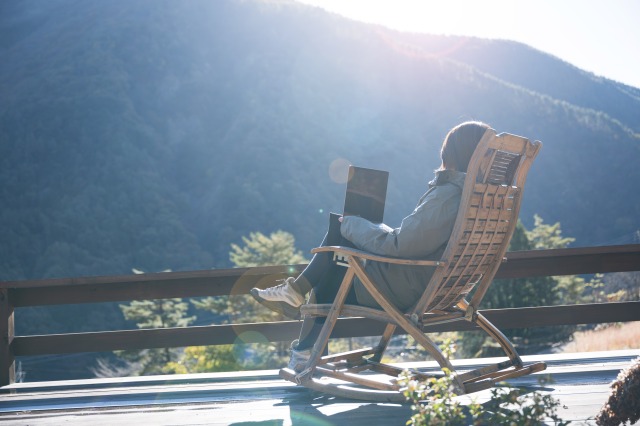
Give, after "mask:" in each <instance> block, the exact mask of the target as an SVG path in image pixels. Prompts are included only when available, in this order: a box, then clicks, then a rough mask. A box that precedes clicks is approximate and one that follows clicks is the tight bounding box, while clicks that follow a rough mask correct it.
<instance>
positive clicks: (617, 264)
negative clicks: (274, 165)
mask: <svg viewBox="0 0 640 426" xmlns="http://www.w3.org/2000/svg"><path fill="white" fill-rule="evenodd" d="M303 267H304V265H293V266H274V267H260V268H238V269H213V270H205V271H192V272H170V273H156V274H144V275H127V276H110V277H81V278H62V279H48V280H38V281H6V282H0V336H1V337H2V339H1V341H0V386H4V385H7V384H10V383H13V382H14V380H15V367H14V365H15V358H16V357H19V356H28V355H45V354H62V353H78V352H101V351H112V350H125V349H148V348H164V347H185V346H199V345H224V344H232V343H234V342H235V341H236V339H237V337H238V335H240V334H243V333H245V332H248V331H253V332H256V333H249V334H244V336H249V339H251V337H250V336H256V341H257V339H258V336H262V337H264V338H266V340H267V341H271V342H275V341H284V340H292V339H293V338H295V337H296V336H297V334H298V332H299V327H300V324H299V322H297V321H281V322H268V323H250V324H225V325H209V326H194V327H182V328H163V329H142V330H121V331H102V332H90V333H70V334H53V335H40V336H15V335H14V309H16V308H24V307H33V306H45V305H62V304H82V303H101V302H120V301H131V300H143V299H164V298H177V297H179V298H190V297H203V296H222V295H230V294H248V292H249V290H250V289H251V288H252V287H255V286H262V287H264V286H267V285H269V284H270V283H272V282H273V281H272V279H273V278H278V277H285V276H287V275H295V274H296V273H299V272H300V271H301V270H302V268H303ZM638 270H640V244H633V245H622V246H602V247H585V248H572V249H555V250H535V251H521V252H510V253H507V260H506V261H505V262H504V263H503V264H502V265H501V267H500V269H499V270H498V273H497V275H496V278H520V277H534V276H558V275H574V274H593V273H606V272H624V271H638ZM482 312H483V314H484V315H485V316H486V317H487V318H488V319H489V320H490V321H492V322H493V323H494V324H495V325H497V326H498V327H499V328H521V327H542V326H550V325H576V324H596V323H608V322H624V321H640V301H635V302H619V303H599V304H583V305H563V306H543V307H529V308H513V309H494V310H484V311H482ZM469 326H470V324H469V323H467V322H466V321H462V322H455V323H451V324H442V325H438V326H433V327H431V328H430V330H431V331H452V330H468V329H470V328H469ZM383 327H384V325H383V324H381V323H376V322H372V321H370V320H365V319H359V318H353V319H343V320H340V321H339V322H338V325H337V326H336V329H335V331H334V333H333V336H335V337H361V336H370V335H375V334H376V333H379V332H381V331H382V330H383ZM243 341H245V342H247V343H252V340H246V338H245V339H244V340H243ZM262 341H264V340H262Z"/></svg>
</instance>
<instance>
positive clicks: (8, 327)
mask: <svg viewBox="0 0 640 426" xmlns="http://www.w3.org/2000/svg"><path fill="white" fill-rule="evenodd" d="M13 337H14V323H13V305H12V304H11V302H10V300H9V289H6V288H2V289H0V386H6V385H9V384H11V383H14V382H15V379H16V370H15V360H14V357H13V352H12V350H11V342H12V341H13Z"/></svg>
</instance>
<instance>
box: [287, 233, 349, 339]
mask: <svg viewBox="0 0 640 426" xmlns="http://www.w3.org/2000/svg"><path fill="white" fill-rule="evenodd" d="M338 226H339V223H338ZM334 227H335V223H333V222H332V223H331V224H330V226H329V232H327V234H326V235H325V237H324V239H323V240H322V244H321V247H324V246H336V245H340V246H347V247H353V244H352V243H351V242H350V241H348V240H346V239H344V238H342V236H341V235H340V232H339V227H338V229H337V231H338V232H336V229H335V228H334ZM346 271H347V268H346V267H345V266H341V265H338V264H336V263H335V262H334V260H333V253H332V252H324V253H316V254H314V255H313V258H312V259H311V262H309V264H308V265H307V267H306V268H305V270H304V271H302V273H301V274H300V276H299V277H298V278H296V281H295V283H294V286H295V287H297V288H296V290H298V292H299V293H300V294H307V293H309V292H310V291H311V290H313V292H312V293H311V299H312V300H310V302H311V303H333V301H334V299H335V298H336V294H337V293H338V289H339V288H340V284H341V283H342V279H343V278H344V275H345V273H346ZM345 303H347V304H351V305H357V304H358V301H357V299H356V293H355V290H354V288H353V287H351V289H350V290H349V293H348V294H347V299H346V301H345ZM325 319H326V318H325V317H305V318H304V321H303V322H302V328H301V330H300V337H299V339H298V340H299V341H298V346H297V347H296V349H297V350H305V349H309V348H311V347H312V346H313V344H314V343H315V342H316V339H317V338H318V335H319V334H320V330H321V329H322V326H323V325H324V322H325Z"/></svg>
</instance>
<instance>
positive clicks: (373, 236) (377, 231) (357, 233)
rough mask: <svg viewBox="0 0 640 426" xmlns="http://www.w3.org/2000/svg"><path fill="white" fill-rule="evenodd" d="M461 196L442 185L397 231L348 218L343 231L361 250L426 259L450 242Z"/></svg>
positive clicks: (458, 192)
mask: <svg viewBox="0 0 640 426" xmlns="http://www.w3.org/2000/svg"><path fill="white" fill-rule="evenodd" d="M460 194H461V191H460V188H458V187H456V186H454V185H446V186H444V185H443V186H439V187H437V188H436V189H435V190H434V191H432V192H431V193H430V194H429V195H427V196H426V197H425V199H424V200H423V201H422V203H421V204H420V205H418V207H416V209H415V210H414V211H413V212H412V213H411V214H410V215H409V216H407V217H405V218H404V219H403V220H402V223H401V225H400V227H398V228H391V227H389V226H387V225H385V224H374V223H372V222H369V221H368V220H366V219H363V218H361V217H357V216H345V217H344V218H343V221H342V225H341V227H340V232H341V233H342V236H344V237H345V238H346V239H348V240H349V241H351V242H352V243H354V244H355V246H356V247H357V248H359V249H361V250H365V251H368V252H371V253H375V254H378V255H382V256H393V257H408V258H423V257H425V256H427V255H429V254H431V253H433V252H435V251H436V250H437V249H438V248H439V247H440V246H442V245H443V244H444V243H446V242H447V241H448V240H449V237H450V236H451V232H452V230H453V226H454V223H455V220H456V216H457V213H458V207H459V205H460Z"/></svg>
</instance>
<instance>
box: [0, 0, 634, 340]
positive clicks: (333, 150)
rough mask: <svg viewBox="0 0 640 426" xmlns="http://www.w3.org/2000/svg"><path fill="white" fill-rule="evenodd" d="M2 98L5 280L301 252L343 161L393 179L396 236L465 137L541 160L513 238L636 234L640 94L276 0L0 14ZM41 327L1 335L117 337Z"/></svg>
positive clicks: (113, 4)
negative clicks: (265, 244) (286, 245)
mask: <svg viewBox="0 0 640 426" xmlns="http://www.w3.org/2000/svg"><path fill="white" fill-rule="evenodd" d="M0 99H1V102H0V182H2V185H0V203H1V206H2V208H1V209H0V279H2V280H19V279H39V278H49V277H62V276H80V275H110V274H127V273H130V271H131V269H132V268H138V269H143V270H145V271H159V270H164V269H167V268H170V269H172V270H188V269H206V268H214V267H229V266H230V262H229V258H228V253H229V250H230V244H231V243H241V238H242V236H245V235H248V234H249V232H252V231H260V232H263V233H270V232H273V231H275V230H278V229H282V230H285V231H288V232H291V233H292V234H294V235H295V237H296V241H297V245H298V247H299V248H301V249H303V250H305V251H307V250H308V249H310V248H312V247H314V246H315V244H317V243H318V242H319V241H320V239H321V237H322V235H323V232H324V229H325V228H326V225H327V220H328V217H327V212H329V211H339V210H340V208H341V200H342V197H343V194H344V183H343V182H342V180H341V171H343V168H344V166H343V165H344V164H345V163H347V162H350V163H353V164H358V165H361V166H366V167H372V168H380V169H385V170H389V171H390V175H391V178H390V182H389V195H388V205H387V211H386V213H385V216H386V221H387V223H389V224H390V225H398V224H399V222H400V220H401V219H402V217H404V216H405V215H406V214H407V213H409V212H410V211H411V210H412V209H413V207H414V205H415V203H416V202H417V200H418V198H419V197H420V195H421V194H422V193H423V192H424V191H425V188H426V183H427V182H428V181H429V180H430V179H431V178H432V175H433V170H434V169H435V168H436V167H437V166H438V164H439V161H438V150H439V147H440V144H441V141H442V139H443V137H444V136H445V134H446V132H447V131H448V129H450V128H451V127H453V126H454V125H456V124H458V123H459V122H461V121H464V120H467V119H477V120H482V121H485V122H487V123H489V124H490V125H491V126H492V127H494V128H495V129H497V130H498V131H506V132H510V133H516V134H521V135H525V136H527V137H529V138H532V139H538V140H541V141H542V142H543V144H544V147H543V150H542V152H541V154H540V156H539V158H538V160H536V163H535V164H534V165H533V168H532V170H531V172H530V177H529V180H528V182H527V188H526V191H525V196H524V202H523V207H522V210H521V219H522V220H523V221H524V222H525V224H526V225H531V224H532V222H533V215H534V214H536V213H537V214H539V215H541V216H542V217H543V218H544V219H545V221H546V222H556V221H560V222H561V224H562V228H563V231H564V234H565V235H567V236H573V237H575V238H576V239H577V240H576V243H575V244H576V245H595V244H608V243H618V242H629V241H633V240H634V238H637V237H636V236H635V235H636V233H637V231H638V229H640V197H638V196H637V194H638V193H640V169H639V168H638V167H637V165H636V162H637V160H638V158H640V156H639V154H640V136H639V132H640V90H639V89H638V88H633V87H629V86H625V85H623V84H620V83H617V82H613V81H610V80H607V79H604V78H600V77H596V76H594V75H592V74H590V73H587V72H584V71H582V70H580V69H578V68H576V67H573V66H572V65H570V64H568V63H566V62H563V61H562V60H560V59H558V58H555V57H552V56H550V55H547V54H545V53H543V52H539V51H536V50H534V49H532V48H530V47H528V46H525V45H522V44H518V43H513V42H508V41H489V40H482V39H475V38H461V37H442V36H434V35H428V34H403V33H398V32H396V31H391V30H389V29H385V28H382V27H379V26H372V25H367V24H362V23H357V22H354V21H350V20H347V19H345V18H342V17H339V16H337V15H333V14H330V13H327V12H325V11H323V10H321V9H317V8H313V7H308V6H304V5H301V4H298V3H295V2H292V1H257V0H219V1H215V2H214V1H205V0H192V1H188V2H186V1H185V2H177V1H169V0H137V1H133V2H132V1H129V0H126V1H125V0H110V1H98V0H48V1H46V2H43V1H38V0H22V1H20V2H1V3H0ZM341 165H342V166H341ZM116 311H117V309H116ZM39 312H40V313H39V314H37V315H40V316H36V315H35V314H33V315H32V314H25V318H31V320H21V321H17V322H16V324H17V327H18V330H17V331H18V334H30V333H40V332H44V331H43V329H44V328H46V329H47V330H52V329H55V330H59V331H64V330H66V329H69V328H73V330H74V331H86V330H89V329H94V328H101V327H102V328H104V327H105V325H104V323H105V322H107V323H109V324H110V325H111V326H113V327H120V326H122V324H121V323H118V321H117V320H114V319H113V318H114V316H117V315H116V314H117V312H114V311H113V306H111V307H110V308H108V309H107V310H105V311H104V312H103V313H102V314H101V315H95V318H93V319H92V320H91V321H86V322H82V323H80V322H78V321H76V323H75V324H73V321H72V320H69V319H68V317H69V316H71V317H73V315H70V312H71V311H69V312H66V313H65V315H66V316H65V318H64V319H62V318H60V316H59V315H58V316H56V315H57V314H55V310H49V311H44V310H41V311H39ZM42 312H45V313H42ZM46 312H48V313H46ZM21 315H22V314H21ZM105 318H109V319H108V320H105ZM36 319H37V320H36ZM69 321H71V322H69Z"/></svg>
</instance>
